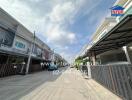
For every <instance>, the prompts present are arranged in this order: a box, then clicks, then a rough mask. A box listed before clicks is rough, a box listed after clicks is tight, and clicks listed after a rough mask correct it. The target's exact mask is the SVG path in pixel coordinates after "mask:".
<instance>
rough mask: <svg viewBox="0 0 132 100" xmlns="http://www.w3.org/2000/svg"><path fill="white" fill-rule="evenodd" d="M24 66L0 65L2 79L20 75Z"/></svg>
mask: <svg viewBox="0 0 132 100" xmlns="http://www.w3.org/2000/svg"><path fill="white" fill-rule="evenodd" d="M22 66H23V65H22V64H0V78H1V77H6V76H11V75H17V74H19V73H20V72H21V69H22Z"/></svg>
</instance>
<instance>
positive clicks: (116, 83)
mask: <svg viewBox="0 0 132 100" xmlns="http://www.w3.org/2000/svg"><path fill="white" fill-rule="evenodd" d="M91 75H92V78H93V79H94V80H96V81H97V82H99V83H100V84H102V85H103V86H105V87H106V88H108V89H109V90H111V91H112V92H114V93H115V94H117V95H119V96H120V97H122V98H123V99H124V100H132V65H130V64H128V65H127V64H124V65H121V64H120V65H98V66H91Z"/></svg>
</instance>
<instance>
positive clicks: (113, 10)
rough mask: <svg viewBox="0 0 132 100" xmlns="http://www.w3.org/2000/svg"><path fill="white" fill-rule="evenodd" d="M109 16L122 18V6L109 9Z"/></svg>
mask: <svg viewBox="0 0 132 100" xmlns="http://www.w3.org/2000/svg"><path fill="white" fill-rule="evenodd" d="M110 9H111V16H116V17H117V16H123V15H124V11H123V10H124V8H123V7H122V6H119V5H116V6H114V7H111V8H110Z"/></svg>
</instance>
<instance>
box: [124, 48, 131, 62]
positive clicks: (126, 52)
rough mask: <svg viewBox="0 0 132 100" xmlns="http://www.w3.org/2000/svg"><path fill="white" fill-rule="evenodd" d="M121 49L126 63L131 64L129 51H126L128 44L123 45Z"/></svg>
mask: <svg viewBox="0 0 132 100" xmlns="http://www.w3.org/2000/svg"><path fill="white" fill-rule="evenodd" d="M123 50H124V52H125V55H126V58H127V61H128V63H129V64H131V59H130V55H129V51H128V46H123Z"/></svg>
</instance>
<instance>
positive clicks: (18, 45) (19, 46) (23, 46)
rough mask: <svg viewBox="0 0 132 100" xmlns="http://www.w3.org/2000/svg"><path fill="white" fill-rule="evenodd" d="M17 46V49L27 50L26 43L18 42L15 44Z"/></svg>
mask: <svg viewBox="0 0 132 100" xmlns="http://www.w3.org/2000/svg"><path fill="white" fill-rule="evenodd" d="M15 46H16V47H17V48H20V49H25V47H26V46H25V44H24V43H22V42H19V41H16V42H15Z"/></svg>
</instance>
